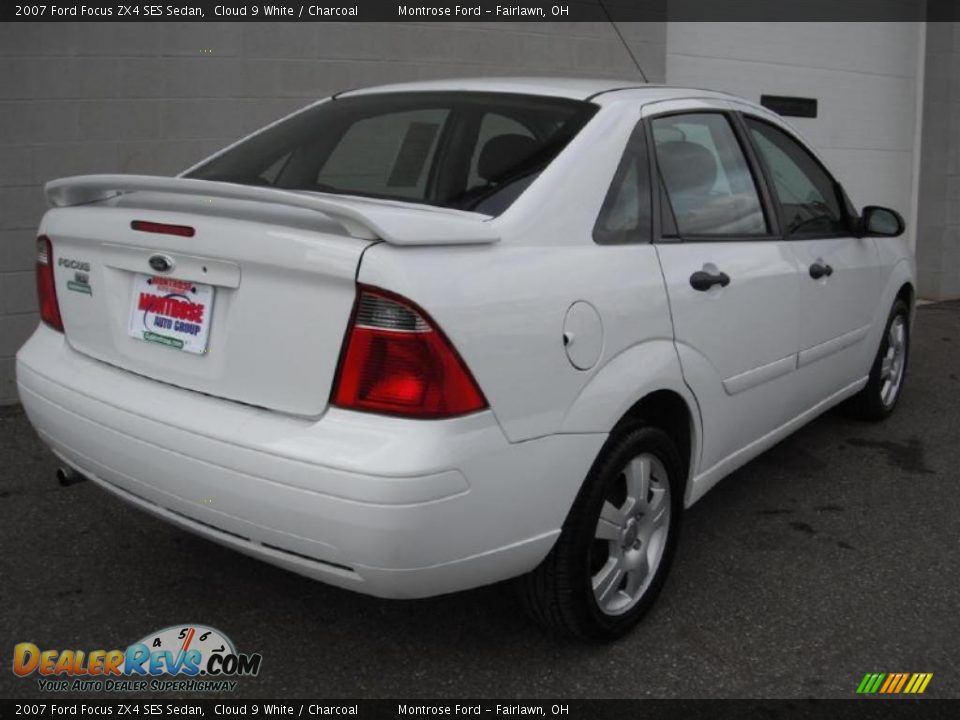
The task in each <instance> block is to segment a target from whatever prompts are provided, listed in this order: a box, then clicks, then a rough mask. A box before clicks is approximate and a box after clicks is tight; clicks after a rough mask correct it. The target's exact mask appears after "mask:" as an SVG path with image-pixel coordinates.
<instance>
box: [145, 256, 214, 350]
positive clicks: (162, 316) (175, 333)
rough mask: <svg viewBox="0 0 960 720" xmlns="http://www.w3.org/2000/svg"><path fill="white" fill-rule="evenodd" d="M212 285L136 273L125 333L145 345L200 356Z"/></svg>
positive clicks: (207, 326)
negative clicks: (149, 344) (143, 342)
mask: <svg viewBox="0 0 960 720" xmlns="http://www.w3.org/2000/svg"><path fill="white" fill-rule="evenodd" d="M213 295H214V288H213V286H212V285H204V284H203V283H197V282H190V281H188V280H175V279H174V278H168V277H157V276H155V275H142V274H139V273H138V274H137V275H135V276H134V278H133V294H132V297H131V300H130V323H129V325H128V326H127V333H128V334H129V335H130V336H131V337H135V338H137V339H138V340H145V341H146V342H152V343H157V344H158V345H166V346H167V347H171V348H174V349H175V350H183V351H185V352H189V353H195V354H197V355H202V354H203V353H205V352H206V351H207V338H208V336H209V335H210V322H211V320H212V314H213Z"/></svg>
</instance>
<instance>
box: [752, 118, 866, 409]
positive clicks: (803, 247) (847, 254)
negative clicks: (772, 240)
mask: <svg viewBox="0 0 960 720" xmlns="http://www.w3.org/2000/svg"><path fill="white" fill-rule="evenodd" d="M744 122H745V124H746V127H747V129H748V132H749V136H750V139H751V141H752V142H753V145H754V147H755V148H756V152H757V156H758V157H759V158H760V161H761V163H762V165H763V168H764V171H765V172H766V173H767V177H768V179H769V185H770V187H771V188H772V193H773V195H774V199H775V200H776V202H777V205H778V212H779V215H780V222H781V226H782V228H783V233H784V237H785V238H786V240H788V241H789V247H790V250H791V252H792V253H793V255H794V257H795V258H796V260H797V262H798V263H799V265H800V269H801V274H800V295H799V303H800V309H801V310H800V327H799V334H800V353H799V357H798V366H799V367H800V369H801V370H803V372H804V374H807V375H809V381H808V383H807V384H808V386H809V388H810V391H809V392H808V393H807V394H806V395H807V406H808V407H812V406H813V405H815V404H816V403H817V402H819V401H820V400H823V399H824V398H826V397H827V396H829V395H831V394H832V393H834V392H837V391H839V390H841V389H842V388H844V387H846V386H847V385H849V384H850V383H853V382H855V381H856V380H859V379H860V378H861V377H863V375H864V374H865V372H866V370H867V368H868V367H869V353H866V354H865V348H864V344H863V340H864V339H865V338H866V337H867V335H868V333H869V330H870V325H871V323H872V320H873V316H874V312H875V310H876V304H877V302H878V300H879V295H880V291H881V271H880V258H879V255H878V253H877V248H876V245H875V244H874V241H873V240H872V239H871V238H858V237H854V236H853V234H852V231H851V230H852V222H853V220H852V218H851V216H850V212H849V210H848V208H847V202H846V200H845V199H844V196H843V193H842V190H841V189H840V186H839V184H838V183H837V182H836V180H834V179H833V178H832V177H831V176H830V174H829V172H827V170H826V168H824V167H823V165H822V164H821V163H820V162H819V161H818V160H817V159H816V157H815V156H814V155H813V154H812V153H811V152H810V151H809V150H807V149H806V148H805V147H804V146H803V144H802V143H801V142H800V141H799V140H798V139H797V138H795V137H793V136H792V135H791V134H789V133H788V132H786V131H785V130H784V129H782V128H780V127H776V126H775V125H773V124H771V123H769V122H765V121H764V120H761V119H760V118H756V117H751V116H749V115H748V116H745V117H744Z"/></svg>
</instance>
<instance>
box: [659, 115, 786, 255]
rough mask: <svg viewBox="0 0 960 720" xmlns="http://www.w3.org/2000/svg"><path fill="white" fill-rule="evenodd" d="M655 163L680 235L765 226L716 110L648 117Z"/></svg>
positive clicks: (745, 168) (736, 232) (743, 163)
mask: <svg viewBox="0 0 960 720" xmlns="http://www.w3.org/2000/svg"><path fill="white" fill-rule="evenodd" d="M652 127H653V138H654V142H655V143H656V152H657V166H658V167H659V169H660V176H661V178H662V180H663V185H664V188H665V189H666V194H667V198H668V200H669V204H670V208H671V209H672V210H673V219H674V220H675V221H676V227H677V231H678V232H679V234H680V235H681V236H718V237H722V236H745V235H747V236H749V235H765V234H767V233H768V232H769V228H768V226H767V221H766V218H765V216H764V213H763V206H762V205H761V202H760V193H759V191H758V190H757V184H756V181H755V180H754V177H753V174H752V173H751V171H750V166H749V165H748V164H747V159H746V157H745V156H744V154H743V150H742V148H741V147H740V143H739V142H738V141H737V137H736V135H735V134H734V131H733V128H732V127H731V125H730V121H729V120H728V119H727V118H726V116H724V115H722V114H720V113H691V114H689V115H668V116H663V117H658V118H654V119H653V121H652Z"/></svg>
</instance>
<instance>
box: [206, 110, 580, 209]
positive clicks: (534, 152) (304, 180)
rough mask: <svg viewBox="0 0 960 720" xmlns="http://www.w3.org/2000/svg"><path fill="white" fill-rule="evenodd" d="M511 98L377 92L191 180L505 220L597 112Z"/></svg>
mask: <svg viewBox="0 0 960 720" xmlns="http://www.w3.org/2000/svg"><path fill="white" fill-rule="evenodd" d="M596 110H597V107H596V106H595V105H592V104H590V103H585V102H581V101H578V100H569V99H566V98H550V97H540V96H529V95H516V94H510V93H468V92H419V93H382V94H380V93H377V94H370V95H357V96H348V97H343V98H337V99H334V100H330V101H327V102H324V103H320V104H319V105H315V106H313V107H311V108H308V109H306V110H304V111H302V112H299V113H297V114H296V115H294V116H292V117H290V118H288V119H287V120H284V121H283V122H281V123H279V124H277V125H274V126H273V127H270V128H268V129H267V130H265V131H263V132H261V133H259V134H257V135H255V136H253V137H251V138H249V139H248V140H246V141H244V142H242V143H240V144H239V145H236V146H235V147H233V148H231V149H230V150H228V151H226V152H224V153H223V154H221V155H219V156H217V157H214V158H212V159H211V160H209V161H208V162H206V163H204V164H203V165H201V166H200V167H199V168H196V169H195V170H193V171H192V172H190V173H189V174H188V175H187V177H191V178H197V179H203V180H220V181H224V182H233V183H240V184H244V185H264V186H268V187H276V188H282V189H285V190H299V191H308V192H310V191H312V192H322V193H332V194H342V195H357V196H362V197H374V198H385V199H390V200H404V201H407V202H416V203H425V204H429V205H439V206H442V207H450V208H457V209H464V210H477V211H480V212H485V213H488V214H492V215H495V214H499V213H500V212H502V211H503V210H505V209H506V208H507V207H508V206H509V205H510V203H512V202H513V201H514V200H515V199H516V198H517V197H518V196H519V195H520V194H521V193H522V192H523V190H524V189H525V188H526V187H527V186H528V185H529V184H530V183H531V182H532V181H533V180H534V179H535V178H536V177H537V175H539V173H540V172H542V171H543V169H544V168H546V167H547V165H549V164H550V163H551V162H552V161H553V159H554V158H555V157H556V156H557V155H558V154H559V153H560V152H561V151H562V150H563V149H564V148H565V147H566V146H567V143H569V142H570V140H571V139H573V137H574V136H575V135H576V134H577V133H578V132H579V131H580V130H581V128H583V126H584V125H585V124H586V123H587V121H588V120H589V119H590V118H591V117H592V116H593V114H594V113H595V112H596Z"/></svg>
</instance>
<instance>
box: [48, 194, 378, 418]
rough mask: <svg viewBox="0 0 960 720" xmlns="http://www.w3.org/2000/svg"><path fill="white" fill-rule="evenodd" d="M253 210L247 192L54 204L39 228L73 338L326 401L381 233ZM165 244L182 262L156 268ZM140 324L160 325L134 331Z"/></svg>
mask: <svg viewBox="0 0 960 720" xmlns="http://www.w3.org/2000/svg"><path fill="white" fill-rule="evenodd" d="M204 205H205V206H206V207H203V206H204ZM211 205H212V207H211ZM253 213H254V214H255V217H254V216H252V215H251V209H250V208H249V207H247V206H245V204H244V202H243V201H231V200H219V201H216V203H215V204H212V203H210V202H209V201H204V200H203V199H202V198H191V197H171V196H169V195H168V196H161V195H156V194H154V195H150V194H147V193H136V194H135V195H127V196H123V197H121V198H117V199H115V200H112V201H108V202H106V203H103V202H101V203H98V204H95V205H86V206H79V207H65V208H58V209H54V210H51V211H50V212H49V213H48V214H47V216H46V217H45V219H44V223H43V226H42V227H41V232H42V233H43V234H45V235H47V236H48V237H49V238H50V239H51V242H52V244H53V252H54V260H53V262H54V263H55V266H54V272H55V278H56V288H57V297H58V300H59V304H60V311H61V314H62V317H63V323H64V328H65V333H66V338H67V342H68V343H69V344H70V345H71V346H72V347H73V348H74V349H75V350H77V351H79V352H81V353H84V354H86V355H89V356H91V357H93V358H96V359H98V360H102V361H103V362H107V363H110V364H111V365H115V366H117V367H120V368H123V369H125V370H129V371H131V372H134V373H137V374H140V375H143V376H146V377H149V378H152V379H155V380H159V381H161V382H166V383H170V384H172V385H176V386H179V387H182V388H187V389H190V390H195V391H198V392H202V393H206V394H209V395H213V396H217V397H222V398H226V399H230V400H235V401H239V402H243V403H248V404H250V405H255V406H260V407H264V408H269V409H272V410H278V411H282V412H288V413H294V414H298V415H305V416H315V415H319V414H320V413H322V412H323V411H324V409H325V408H326V406H327V402H328V399H329V396H330V387H331V385H332V382H333V377H334V373H335V372H336V367H337V361H338V358H339V355H340V347H341V344H342V341H343V337H344V333H345V331H346V328H347V323H348V322H349V318H350V314H351V311H352V308H353V303H354V296H355V277H356V272H357V267H358V264H359V262H360V257H361V255H362V254H363V251H364V249H365V248H366V247H367V246H369V245H370V244H371V243H372V242H375V241H374V240H369V239H360V238H356V237H350V236H346V235H344V234H343V232H342V230H340V228H339V227H338V226H337V224H335V223H332V222H330V221H329V220H326V219H325V218H323V217H322V216H319V217H318V215H317V214H316V213H315V212H311V211H309V210H305V209H300V210H298V209H292V208H267V207H258V208H256V209H255V210H254V211H253ZM135 221H146V222H151V223H167V224H171V225H176V226H185V227H189V228H193V229H194V234H193V236H192V237H181V236H176V235H170V234H161V233H155V232H141V231H137V230H133V229H132V227H131V225H132V223H134V222H135ZM307 228H310V229H307ZM157 256H159V257H162V258H164V260H165V262H168V263H169V264H170V265H172V267H171V269H170V270H169V271H168V272H164V273H160V272H157V270H156V269H154V267H151V263H150V259H151V258H154V257H157ZM156 278H162V280H157V279H156ZM170 279H174V280H175V281H176V282H171V280H170ZM148 280H152V281H153V282H152V284H151V283H149V282H147V281H148ZM192 291H193V292H192ZM145 296H146V299H145ZM166 297H169V298H170V299H169V300H167V301H166V303H165V305H164V301H163V298H166ZM151 298H152V299H151ZM158 298H159V300H158ZM191 298H192V299H194V300H196V302H194V303H188V302H187V301H188V300H190V299H191ZM198 305H199V306H202V311H198V310H197V306H198ZM191 306H192V307H193V310H192V312H191V309H190V308H191ZM141 325H142V328H140V326H141ZM138 328H140V329H141V330H142V331H143V332H150V333H152V334H153V335H154V337H151V338H147V339H144V338H143V337H135V336H134V335H136V334H137V333H136V330H137V329H138ZM204 335H206V337H203V336H204ZM177 340H180V341H182V342H183V347H182V348H181V349H177V347H176V345H177V343H176V342H175V341H177Z"/></svg>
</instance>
